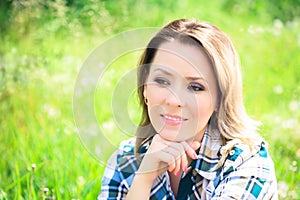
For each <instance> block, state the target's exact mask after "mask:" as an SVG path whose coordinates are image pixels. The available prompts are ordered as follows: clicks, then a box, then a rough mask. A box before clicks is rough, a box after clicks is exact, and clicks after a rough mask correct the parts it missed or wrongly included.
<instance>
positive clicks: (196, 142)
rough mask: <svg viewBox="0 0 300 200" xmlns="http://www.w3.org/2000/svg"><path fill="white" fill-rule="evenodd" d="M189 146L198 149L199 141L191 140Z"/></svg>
mask: <svg viewBox="0 0 300 200" xmlns="http://www.w3.org/2000/svg"><path fill="white" fill-rule="evenodd" d="M190 146H191V147H192V149H194V150H195V151H196V150H197V149H199V147H200V146H201V143H200V142H198V141H193V142H192V143H191V144H190Z"/></svg>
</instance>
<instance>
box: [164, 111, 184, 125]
mask: <svg viewBox="0 0 300 200" xmlns="http://www.w3.org/2000/svg"><path fill="white" fill-rule="evenodd" d="M160 116H161V117H162V118H163V120H164V122H165V123H166V124H169V125H172V126H176V125H179V124H181V123H182V122H184V121H186V120H187V119H185V118H182V117H180V116H176V115H163V114H161V115H160Z"/></svg>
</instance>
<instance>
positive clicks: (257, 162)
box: [223, 139, 274, 170]
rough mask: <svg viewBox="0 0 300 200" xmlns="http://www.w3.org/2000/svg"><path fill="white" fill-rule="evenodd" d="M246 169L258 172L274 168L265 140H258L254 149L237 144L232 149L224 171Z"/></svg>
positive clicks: (243, 144)
mask: <svg viewBox="0 0 300 200" xmlns="http://www.w3.org/2000/svg"><path fill="white" fill-rule="evenodd" d="M262 165H264V166H262ZM244 167H247V168H251V169H256V170H261V169H262V168H263V169H268V170H270V169H273V168H274V164H273V161H272V158H271V156H270V154H269V152H268V145H267V143H266V142H265V141H264V140H262V139H261V140H256V141H255V143H254V145H253V147H252V149H250V147H249V145H247V144H245V143H237V144H236V145H235V146H234V147H233V148H232V149H231V151H230V152H229V154H228V157H227V159H226V161H225V163H224V167H223V169H224V170H226V169H228V168H232V169H237V168H244Z"/></svg>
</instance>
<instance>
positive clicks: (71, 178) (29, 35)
mask: <svg viewBox="0 0 300 200" xmlns="http://www.w3.org/2000/svg"><path fill="white" fill-rule="evenodd" d="M299 5H300V0H285V1H281V0H269V1H260V0H244V1H238V0H210V1H206V0H200V1H196V0H195V1H184V0H182V1H178V2H177V1H173V0H148V1H146V0H139V1H135V0H120V1H116V0H110V1H109V0H101V1H100V0H85V1H84V0H48V1H47V0H44V1H43V0H2V1H0V21H1V23H0V30H1V35H0V142H1V144H0V155H1V162H0V199H95V198H96V196H97V194H98V193H99V190H100V186H101V176H102V173H103V169H104V166H102V165H100V164H99V162H97V160H96V159H94V157H93V156H91V155H90V154H89V152H88V151H87V150H86V148H85V147H84V145H83V144H82V142H81V140H80V138H79V137H78V135H77V133H76V126H75V124H74V117H73V111H72V101H73V100H72V98H73V91H74V84H75V81H76V76H77V73H78V72H79V70H80V67H81V66H82V64H83V62H84V60H85V58H86V57H87V56H88V55H89V53H90V52H91V51H92V50H93V49H94V48H95V47H97V46H98V45H100V44H101V42H103V41H105V39H107V38H110V37H112V36H113V35H115V34H117V33H119V32H122V31H125V30H129V29H135V28H141V27H161V26H163V25H165V24H166V23H168V22H170V21H171V20H174V19H177V18H196V19H199V20H203V21H209V22H212V23H213V24H215V25H217V26H219V27H220V28H221V29H222V30H224V31H225V32H226V33H228V35H229V36H230V37H231V38H232V40H233V42H234V44H235V46H236V48H237V50H238V52H239V54H240V58H241V63H242V71H243V78H244V99H245V104H246V107H247V110H248V112H249V114H250V115H251V116H253V117H254V118H255V119H257V120H260V121H262V122H263V126H262V127H261V130H260V132H261V134H262V135H263V136H264V137H265V139H266V140H267V141H268V143H269V150H270V153H271V155H272V157H273V159H274V163H275V168H276V174H277V178H278V189H279V196H280V199H300V172H299V167H300V161H299V159H300V145H299V144H300V131H299V130H300V66H299V65H300V7H299ZM137 56H138V55H137ZM137 56H136V57H137ZM120 62H122V60H121V61H120ZM135 64H136V62H128V60H127V61H126V59H124V62H123V64H120V66H119V67H120V68H123V69H126V67H130V66H128V65H135ZM108 112H109V110H108V111H106V112H103V113H102V114H103V115H106V114H105V113H107V114H109V113H108ZM107 131H108V132H109V131H113V130H112V129H109V128H108V130H107ZM99 145H101V144H99Z"/></svg>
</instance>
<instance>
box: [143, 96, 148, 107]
mask: <svg viewBox="0 0 300 200" xmlns="http://www.w3.org/2000/svg"><path fill="white" fill-rule="evenodd" d="M144 102H145V104H146V105H147V104H148V99H147V98H146V97H144Z"/></svg>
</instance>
